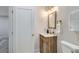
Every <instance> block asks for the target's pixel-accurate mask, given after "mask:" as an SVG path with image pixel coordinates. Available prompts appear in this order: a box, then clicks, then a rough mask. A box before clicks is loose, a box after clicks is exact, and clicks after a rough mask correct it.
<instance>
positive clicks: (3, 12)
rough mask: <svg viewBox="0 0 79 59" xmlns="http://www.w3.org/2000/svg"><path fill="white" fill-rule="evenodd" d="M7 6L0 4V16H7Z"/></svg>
mask: <svg viewBox="0 0 79 59" xmlns="http://www.w3.org/2000/svg"><path fill="white" fill-rule="evenodd" d="M8 10H9V7H8V6H0V16H8Z"/></svg>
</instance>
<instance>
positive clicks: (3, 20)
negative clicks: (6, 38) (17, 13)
mask: <svg viewBox="0 0 79 59" xmlns="http://www.w3.org/2000/svg"><path fill="white" fill-rule="evenodd" d="M8 25H9V24H8V17H0V34H1V33H2V34H8Z"/></svg>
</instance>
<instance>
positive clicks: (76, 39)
mask: <svg viewBox="0 0 79 59" xmlns="http://www.w3.org/2000/svg"><path fill="white" fill-rule="evenodd" d="M75 9H79V7H77V6H74V7H73V6H71V7H67V6H61V7H59V9H58V13H57V20H63V24H62V26H61V32H60V33H59V34H58V52H62V51H61V44H60V41H61V40H66V41H68V42H70V43H73V44H76V45H79V32H70V31H69V25H68V22H69V18H68V15H69V13H70V12H71V11H72V10H75Z"/></svg>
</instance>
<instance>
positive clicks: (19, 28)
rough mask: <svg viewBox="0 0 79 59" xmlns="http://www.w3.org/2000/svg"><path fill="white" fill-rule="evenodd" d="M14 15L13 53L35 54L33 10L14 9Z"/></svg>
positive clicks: (24, 8) (25, 8)
mask: <svg viewBox="0 0 79 59" xmlns="http://www.w3.org/2000/svg"><path fill="white" fill-rule="evenodd" d="M13 13H14V14H13V16H14V18H13V52H16V53H17V52H22V53H23V52H24V53H27V52H34V42H33V41H34V40H33V37H32V32H33V22H32V21H33V15H32V9H31V8H28V7H23V8H22V7H14V9H13Z"/></svg>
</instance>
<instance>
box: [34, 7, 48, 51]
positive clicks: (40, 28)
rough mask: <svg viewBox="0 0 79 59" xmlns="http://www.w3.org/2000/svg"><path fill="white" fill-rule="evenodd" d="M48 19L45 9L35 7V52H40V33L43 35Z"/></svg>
mask: <svg viewBox="0 0 79 59" xmlns="http://www.w3.org/2000/svg"><path fill="white" fill-rule="evenodd" d="M47 20H48V17H47V10H46V7H41V6H40V7H36V9H35V20H34V21H35V47H34V49H35V52H39V50H40V47H39V46H40V45H39V44H40V41H39V40H40V38H39V35H40V33H41V32H42V33H45V32H46V29H47V26H48V22H47Z"/></svg>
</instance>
